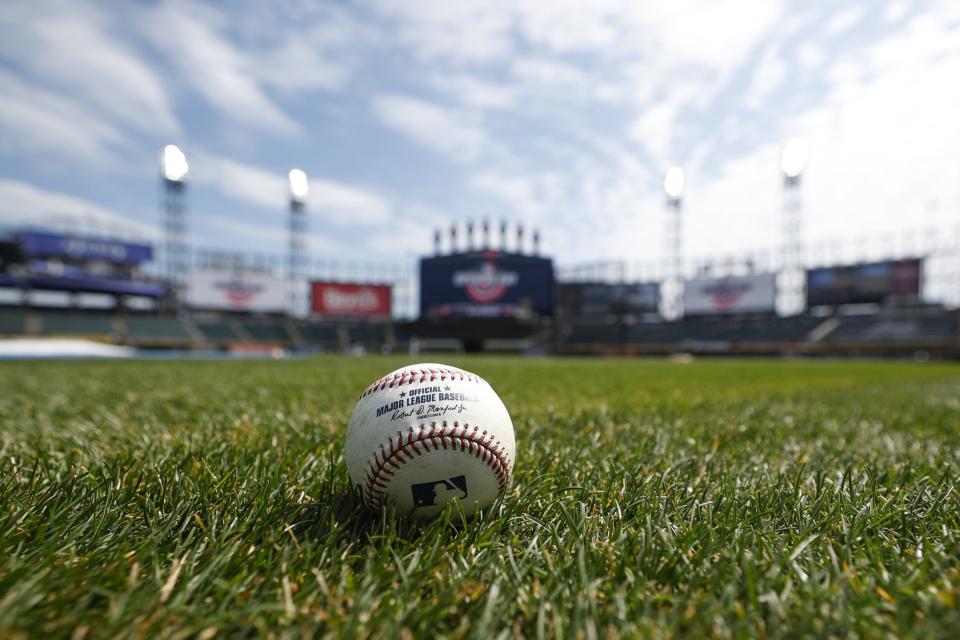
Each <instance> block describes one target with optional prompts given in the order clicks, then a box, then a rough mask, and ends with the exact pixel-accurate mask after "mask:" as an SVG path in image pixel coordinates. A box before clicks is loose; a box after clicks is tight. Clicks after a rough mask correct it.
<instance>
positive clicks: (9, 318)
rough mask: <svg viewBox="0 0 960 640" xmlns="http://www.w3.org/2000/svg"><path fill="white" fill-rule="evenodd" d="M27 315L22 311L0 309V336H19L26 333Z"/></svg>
mask: <svg viewBox="0 0 960 640" xmlns="http://www.w3.org/2000/svg"><path fill="white" fill-rule="evenodd" d="M26 320H27V314H26V313H24V312H23V310H22V309H0V335H11V336H15V335H21V334H23V333H24V332H25V331H26Z"/></svg>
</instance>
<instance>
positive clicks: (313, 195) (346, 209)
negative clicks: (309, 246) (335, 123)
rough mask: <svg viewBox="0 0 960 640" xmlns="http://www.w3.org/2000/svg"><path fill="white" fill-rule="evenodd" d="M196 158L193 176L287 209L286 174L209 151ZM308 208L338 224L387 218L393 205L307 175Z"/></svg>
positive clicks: (354, 188) (259, 203) (265, 205)
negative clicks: (308, 182) (308, 189)
mask: <svg viewBox="0 0 960 640" xmlns="http://www.w3.org/2000/svg"><path fill="white" fill-rule="evenodd" d="M194 155H195V156H196V158H197V161H196V162H195V163H194V167H195V168H194V169H193V170H192V172H191V177H192V179H193V180H194V181H195V182H197V183H200V184H210V185H212V186H214V187H216V188H217V189H218V190H219V191H220V192H221V193H222V194H223V195H225V196H227V197H229V198H232V199H234V200H241V201H244V202H248V203H250V204H253V205H256V206H258V207H262V208H264V209H271V210H276V211H281V210H285V209H286V202H287V198H288V194H287V188H288V185H287V178H286V176H285V175H280V174H277V173H275V172H273V171H270V170H267V169H264V168H262V167H257V166H253V165H249V164H245V163H242V162H237V161H235V160H230V159H228V158H223V157H220V156H217V155H214V154H209V153H204V152H201V153H198V154H194ZM307 206H308V211H309V212H310V215H311V218H312V219H316V220H317V221H318V223H319V222H322V223H323V224H326V223H333V224H336V225H339V226H350V225H358V226H363V225H375V224H382V223H384V222H386V221H387V220H389V219H390V217H391V215H392V207H391V205H390V203H389V202H388V201H387V200H386V199H384V198H383V197H382V196H380V195H379V194H377V193H375V192H373V191H370V190H368V189H364V188H362V187H357V186H354V185H349V184H344V183H341V182H337V181H334V180H329V179H324V178H319V177H314V178H311V179H310V197H309V199H308V204H307Z"/></svg>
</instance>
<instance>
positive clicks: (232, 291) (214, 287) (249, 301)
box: [184, 271, 289, 311]
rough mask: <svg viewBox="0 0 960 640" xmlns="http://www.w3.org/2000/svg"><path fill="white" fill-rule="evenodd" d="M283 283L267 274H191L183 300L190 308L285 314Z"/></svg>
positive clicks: (286, 298) (206, 272)
mask: <svg viewBox="0 0 960 640" xmlns="http://www.w3.org/2000/svg"><path fill="white" fill-rule="evenodd" d="M288 291H289V288H288V286H287V281H286V280H285V279H284V278H280V277H277V276H275V275H273V274H270V273H260V272H240V271H236V272H234V271H191V272H190V273H189V274H188V275H187V282H186V291H185V295H184V299H185V300H186V302H187V304H188V305H189V306H191V307H196V308H200V309H227V310H231V311H285V310H286V309H287V304H288Z"/></svg>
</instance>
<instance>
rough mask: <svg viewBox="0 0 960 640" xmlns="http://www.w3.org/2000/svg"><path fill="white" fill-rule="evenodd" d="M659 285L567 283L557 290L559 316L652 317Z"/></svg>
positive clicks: (645, 283)
mask: <svg viewBox="0 0 960 640" xmlns="http://www.w3.org/2000/svg"><path fill="white" fill-rule="evenodd" d="M659 305H660V285H659V284H658V283H656V282H635V283H630V284H609V283H605V282H568V283H563V284H560V285H558V286H557V307H558V311H559V313H561V314H563V315H565V316H571V317H577V316H579V317H584V316H609V315H640V314H644V313H656V312H657V310H658V309H659Z"/></svg>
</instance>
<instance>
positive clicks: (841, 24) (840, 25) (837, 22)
mask: <svg viewBox="0 0 960 640" xmlns="http://www.w3.org/2000/svg"><path fill="white" fill-rule="evenodd" d="M864 13H866V10H865V9H864V8H863V7H851V8H849V9H846V10H844V11H840V12H838V13H835V14H834V15H833V16H832V17H831V18H830V19H829V20H828V21H827V24H826V25H825V26H824V27H823V33H825V34H827V35H829V36H836V35H839V34H841V33H843V32H844V31H848V30H850V29H851V28H852V27H853V26H854V25H855V24H857V22H859V21H860V20H861V19H862V18H863V15H864Z"/></svg>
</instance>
